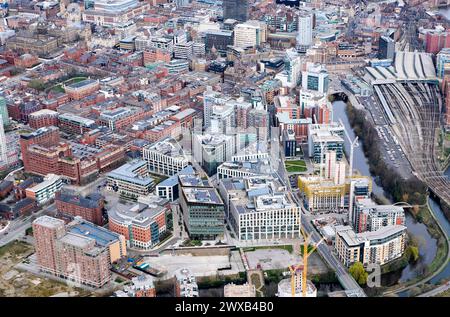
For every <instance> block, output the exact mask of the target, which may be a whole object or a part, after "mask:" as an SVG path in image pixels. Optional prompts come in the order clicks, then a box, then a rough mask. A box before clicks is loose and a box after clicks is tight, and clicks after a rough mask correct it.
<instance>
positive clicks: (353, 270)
mask: <svg viewBox="0 0 450 317" xmlns="http://www.w3.org/2000/svg"><path fill="white" fill-rule="evenodd" d="M348 271H349V273H350V275H351V276H353V278H354V279H355V281H356V282H358V284H359V285H365V284H366V283H367V276H368V275H369V274H368V273H367V272H366V270H365V269H364V266H363V264H362V263H361V262H356V263H354V264H353V265H352V266H350V269H349V270H348Z"/></svg>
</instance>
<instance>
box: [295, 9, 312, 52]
mask: <svg viewBox="0 0 450 317" xmlns="http://www.w3.org/2000/svg"><path fill="white" fill-rule="evenodd" d="M312 44H313V15H312V14H310V13H306V14H302V15H300V16H299V17H298V31H297V50H298V51H300V52H306V49H307V48H308V47H310V46H311V45H312Z"/></svg>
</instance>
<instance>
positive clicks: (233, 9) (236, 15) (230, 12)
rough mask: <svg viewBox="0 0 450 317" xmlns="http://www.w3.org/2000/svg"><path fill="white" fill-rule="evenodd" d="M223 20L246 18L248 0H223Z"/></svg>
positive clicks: (242, 19) (243, 19)
mask: <svg viewBox="0 0 450 317" xmlns="http://www.w3.org/2000/svg"><path fill="white" fill-rule="evenodd" d="M222 3H223V20H224V21H225V20H226V19H234V20H237V21H241V22H245V21H247V20H248V0H223V1H222Z"/></svg>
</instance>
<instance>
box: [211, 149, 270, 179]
mask: <svg viewBox="0 0 450 317" xmlns="http://www.w3.org/2000/svg"><path fill="white" fill-rule="evenodd" d="M236 158H237V156H233V157H232V160H231V161H228V162H224V163H222V164H221V165H220V166H219V167H218V168H217V177H218V178H219V179H222V178H240V177H245V176H256V175H265V174H269V173H270V172H271V171H272V169H271V165H270V157H269V154H268V153H257V155H256V156H255V157H252V158H243V159H236Z"/></svg>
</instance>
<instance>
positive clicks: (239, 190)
mask: <svg viewBox="0 0 450 317" xmlns="http://www.w3.org/2000/svg"><path fill="white" fill-rule="evenodd" d="M219 191H220V194H221V196H222V198H223V200H224V202H225V213H226V217H227V220H228V223H229V224H230V226H231V227H232V228H233V230H234V232H235V233H236V235H237V238H238V239H239V240H240V241H249V242H251V241H261V240H274V239H293V238H296V237H298V236H299V235H300V219H301V218H300V217H301V211H300V207H298V206H297V205H296V204H295V202H294V201H293V199H292V197H291V196H290V193H289V192H287V190H286V187H285V186H283V185H282V184H281V183H280V182H279V181H278V180H277V179H276V178H274V177H272V176H269V175H258V176H246V177H243V178H225V179H221V180H220V182H219Z"/></svg>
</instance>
